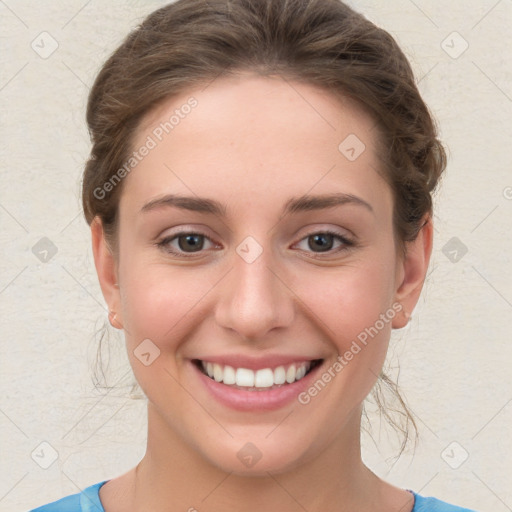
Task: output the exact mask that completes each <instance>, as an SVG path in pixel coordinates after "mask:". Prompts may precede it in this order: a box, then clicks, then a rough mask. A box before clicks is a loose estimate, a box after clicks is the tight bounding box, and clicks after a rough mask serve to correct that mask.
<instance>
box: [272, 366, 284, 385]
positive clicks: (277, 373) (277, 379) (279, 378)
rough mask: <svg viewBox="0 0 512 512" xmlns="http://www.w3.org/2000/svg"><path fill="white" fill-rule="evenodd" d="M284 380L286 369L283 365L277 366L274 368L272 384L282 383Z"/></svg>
mask: <svg viewBox="0 0 512 512" xmlns="http://www.w3.org/2000/svg"><path fill="white" fill-rule="evenodd" d="M285 382H286V371H285V369H284V366H278V367H277V368H276V369H275V370H274V384H284V383H285Z"/></svg>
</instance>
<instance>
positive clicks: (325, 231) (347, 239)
mask: <svg viewBox="0 0 512 512" xmlns="http://www.w3.org/2000/svg"><path fill="white" fill-rule="evenodd" d="M316 234H330V235H332V236H334V237H336V238H337V239H338V241H341V242H342V243H347V242H350V243H351V245H352V244H353V243H355V242H354V240H353V237H352V236H350V235H348V236H347V235H344V234H342V233H339V232H337V231H336V230H335V229H332V228H324V229H321V228H319V229H313V230H312V231H310V232H308V233H307V234H305V235H304V236H302V237H300V238H299V239H298V240H297V241H296V242H294V243H293V245H294V246H295V245H297V244H299V243H300V242H302V241H303V240H305V239H306V238H308V237H310V236H313V235H316ZM186 235H200V236H204V237H205V238H206V239H208V240H209V241H210V242H211V243H212V245H214V246H216V245H219V244H218V243H217V242H216V241H215V240H213V239H212V237H210V236H209V235H207V234H206V233H204V232H203V231H202V230H200V229H197V230H194V229H184V230H181V231H178V232H176V233H172V234H170V235H168V236H164V237H163V238H162V239H161V241H160V242H159V243H158V245H164V244H166V243H170V242H171V241H174V240H175V239H176V238H179V237H180V236H186ZM173 250H175V249H173ZM201 252H203V249H202V250H200V251H197V253H194V252H191V253H186V252H183V253H182V254H199V253H201ZM326 252H327V253H329V252H330V251H326ZM319 254H321V253H319Z"/></svg>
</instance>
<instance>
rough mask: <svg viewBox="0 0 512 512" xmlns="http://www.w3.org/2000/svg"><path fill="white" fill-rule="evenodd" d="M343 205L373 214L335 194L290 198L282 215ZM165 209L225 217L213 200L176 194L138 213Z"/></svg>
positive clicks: (349, 197) (359, 201)
mask: <svg viewBox="0 0 512 512" xmlns="http://www.w3.org/2000/svg"><path fill="white" fill-rule="evenodd" d="M345 204H353V205H356V206H363V207H364V208H366V209H367V210H369V211H370V212H372V213H374V211H373V208H372V206H371V205H370V204H369V203H367V202H366V201H365V200H364V199H361V198H360V197H357V196H355V195H353V194H344V193H336V194H322V195H303V196H300V197H292V198H291V199H289V200H288V201H287V202H286V203H285V205H284V208H283V213H282V215H287V214H289V213H297V212H305V211H312V210H323V209H326V208H333V207H335V206H341V205H345ZM166 207H174V208H181V209H183V210H189V211H194V212H199V213H209V214H212V215H217V216H219V217H226V212H227V208H226V206H225V205H223V204H222V203H219V202H218V201H216V200H214V199H207V198H204V197H192V196H182V195H177V194H167V195H165V196H163V197H160V198H156V199H153V200H151V201H149V202H148V203H146V204H145V205H144V206H143V207H142V208H141V210H140V211H141V213H145V212H149V211H152V210H156V209H160V208H166Z"/></svg>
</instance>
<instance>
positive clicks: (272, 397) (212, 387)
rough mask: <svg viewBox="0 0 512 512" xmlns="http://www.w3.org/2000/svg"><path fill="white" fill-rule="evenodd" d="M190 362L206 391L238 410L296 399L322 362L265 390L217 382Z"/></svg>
mask: <svg viewBox="0 0 512 512" xmlns="http://www.w3.org/2000/svg"><path fill="white" fill-rule="evenodd" d="M190 364H191V365H192V367H193V369H194V371H195V373H196V374H197V375H198V376H199V379H200V381H201V382H202V383H203V385H204V386H205V387H206V389H207V390H208V392H209V393H210V394H211V395H212V396H213V397H214V398H215V399H216V400H217V401H218V402H220V403H221V404H223V405H225V406H227V407H230V408H231V409H235V410H238V411H272V410H276V409H280V408H281V407H284V406H285V405H287V404H289V403H290V402H293V401H294V400H297V399H298V396H299V394H300V393H302V392H303V391H305V390H306V389H307V388H308V387H309V386H310V385H311V382H312V381H313V380H314V379H315V376H316V374H317V372H318V371H319V370H320V369H321V368H322V364H319V365H318V366H316V367H315V368H313V369H312V370H311V371H310V372H309V373H308V374H307V375H306V376H305V377H303V378H302V379H300V380H298V381H296V382H293V383H292V384H285V385H283V386H281V387H279V388H274V389H269V390H267V391H244V390H242V389H238V388H233V387H231V386H226V385H225V384H223V383H222V382H217V381H216V380H214V379H212V378H210V377H208V376H207V375H205V374H204V373H203V372H202V371H201V370H200V369H199V368H198V367H197V366H196V365H195V364H194V363H192V362H190Z"/></svg>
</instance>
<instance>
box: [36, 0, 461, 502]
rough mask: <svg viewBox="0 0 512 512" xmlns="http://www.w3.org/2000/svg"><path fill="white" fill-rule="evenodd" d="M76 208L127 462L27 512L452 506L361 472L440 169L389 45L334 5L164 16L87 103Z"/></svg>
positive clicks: (131, 45)
mask: <svg viewBox="0 0 512 512" xmlns="http://www.w3.org/2000/svg"><path fill="white" fill-rule="evenodd" d="M87 122H88V125H89V129H90V133H91V137H92V144H93V147H92V151H91V158H90V159H89V161H88V162H87V166H86V169H85V173H84V180H83V206H84V212H85V216H86V219H87V221H88V223H89V224H90V226H91V233H92V243H93V252H94V258H95V264H96V270H97V273H98V278H99V281H100V285H101V289H102V292H103V295H104V298H105V301H106V302H107V304H108V307H109V310H110V314H109V319H110V322H111V324H112V325H113V326H114V327H116V328H118V329H122V330H123V331H124V333H125V337H126V344H127V351H128V356H129V358H130V362H131V365H132V368H133V372H134V375H135V377H136V379H137V381H138V383H139V384H140V386H141V388H142V390H143V391H144V393H145V395H146V396H147V398H148V441H147V450H146V454H145V456H144V457H143V459H142V460H141V461H140V462H139V464H137V466H136V467H135V468H133V469H132V470H130V471H128V472H127V473H125V474H123V475H121V476H119V477H117V478H114V479H111V480H108V481H105V482H100V483H98V484H95V485H93V486H91V487H89V488H87V489H86V490H85V491H84V492H82V493H81V494H76V495H72V496H68V497H66V498H63V499H62V500H59V501H58V502H55V503H53V504H49V505H46V506H43V507H40V508H38V509H36V510H37V511H40V512H51V511H58V510H66V511H68V512H71V511H73V512H74V511H84V510H99V511H105V512H117V511H123V512H130V511H141V510H152V511H153V510H155V511H177V510H189V511H194V510H199V511H202V510H211V511H220V510H222V511H231V510H240V509H243V510H248V511H253V510H254V511H256V510H281V511H296V510H307V511H310V512H313V511H318V510H323V511H341V510H347V511H348V510H351V511H353V510H357V511H359V512H366V511H368V512H369V511H375V510H379V511H383V512H391V511H395V512H398V511H400V512H411V511H413V512H419V511H427V510H429V511H434V510H435V511H446V512H449V511H453V512H455V511H464V510H467V509H463V508H459V507H456V506H453V505H449V504H447V503H443V502H441V501H440V500H437V499H435V498H427V497H424V496H421V495H419V494H418V493H416V492H414V491H412V490H407V489H401V488H398V487H396V486H393V485H391V484H389V483H387V482H385V481H384V480H382V479H380V478H379V477H377V476H376V475H375V474H374V473H373V472H372V471H371V470H370V469H369V468H367V467H366V466H365V464H364V463H363V461H362V459H361V450H360V430H361V415H362V412H363V401H364V399H365V398H366V396H367V395H368V394H369V393H370V391H372V389H374V387H375V385H376V384H377V383H378V380H379V379H386V377H385V375H383V374H382V373H381V370H382V366H383V363H384V359H385V356H386V351H387V348H388V344H389V339H390V334H391V329H400V328H402V327H404V326H405V325H406V324H407V322H408V319H409V317H410V314H411V312H412V310H413V309H414V307H415V305H416V303H417V301H418V298H419V295H420V292H421V289H422V286H423V282H424V279H425V275H426V272H427V269H428V264H429V259H430V255H431V251H432V236H433V225H432V215H433V212H432V193H433V191H434V190H435V188H436V185H437V183H438V180H439V178H440V176H441V174H442V172H443V170H444V167H445V154H444V150H443V147H442V145H441V144H440V142H439V141H438V139H437V134H436V130H435V126H434V123H433V120H432V119H431V117H430V114H429V112H428V109H427V107H426V105H425V104H424V102H423V100H422V99H421V97H420V95H419V92H418V90H417V88H416V86H415V82H414V77H413V74H412V71H411V68H410V66H409V64H408V62H407V60H406V58H405V56H404V55H403V53H402V52H401V50H400V49H399V48H398V46H397V44H396V43H395V41H394V40H393V38H392V37H391V36H390V35H389V34H388V33H386V32H385V31H383V30H381V29H379V28H377V27H375V26H374V25H373V24H372V23H370V22H369V21H367V20H366V19H365V18H364V17H362V16H361V15H359V14H357V13H356V12H354V11H353V10H352V9H350V8H349V7H347V6H346V5H344V4H343V3H341V2H339V1H337V0H270V1H267V0H261V1H254V0H230V1H228V0H209V1H208V2H206V1H204V0H178V1H177V2H176V3H173V4H170V5H168V6H166V7H163V8H162V9H159V10H157V11H156V12H154V13H152V14H151V15H150V16H149V17H148V18H147V19H146V20H145V21H144V22H143V23H142V25H141V26H140V27H139V28H138V29H137V30H135V31H134V32H132V33H131V34H130V35H129V36H128V37H127V39H126V40H125V41H124V42H123V44H122V45H121V46H120V47H119V48H118V49H117V50H116V52H115V53H114V54H113V55H112V56H111V57H110V59H109V60H108V61H107V62H106V64H105V65H104V66H103V68H102V70H101V72H100V73H99V75H98V77H97V79H96V81H95V84H94V86H93V88H92V90H91V92H90V97H89V104H88V111H87Z"/></svg>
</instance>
